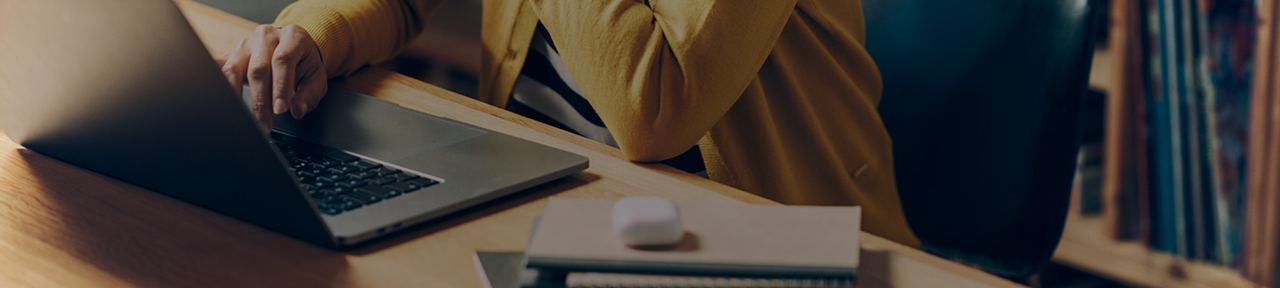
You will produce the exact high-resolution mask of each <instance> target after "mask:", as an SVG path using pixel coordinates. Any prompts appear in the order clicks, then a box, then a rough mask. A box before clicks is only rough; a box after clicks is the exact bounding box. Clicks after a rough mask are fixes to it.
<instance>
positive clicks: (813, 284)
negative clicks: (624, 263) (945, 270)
mask: <svg viewBox="0 0 1280 288" xmlns="http://www.w3.org/2000/svg"><path fill="white" fill-rule="evenodd" d="M523 258H524V253H522V252H485V251H476V252H475V253H474V254H472V260H474V261H475V264H476V272H477V274H479V276H480V282H481V283H482V284H483V285H484V287H485V288H517V287H520V288H550V287H557V288H558V287H568V288H592V287H610V288H628V287H646V288H667V287H671V288H676V287H680V288H721V287H723V288H731V287H738V288H741V287H762V288H763V287H769V288H793V287H794V288H847V287H853V285H854V284H855V283H854V281H853V279H849V278H747V277H705V276H680V275H646V274H623V273H598V272H571V273H567V274H566V275H564V276H563V277H564V278H563V279H559V280H544V281H542V282H539V281H537V278H538V277H537V276H538V271H537V270H536V269H527V268H525V267H524V266H523V265H522V264H523V262H522V260H523Z"/></svg>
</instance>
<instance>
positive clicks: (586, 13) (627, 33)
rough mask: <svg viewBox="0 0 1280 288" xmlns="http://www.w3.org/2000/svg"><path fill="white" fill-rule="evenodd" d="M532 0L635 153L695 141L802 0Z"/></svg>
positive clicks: (646, 157)
mask: <svg viewBox="0 0 1280 288" xmlns="http://www.w3.org/2000/svg"><path fill="white" fill-rule="evenodd" d="M648 2H649V3H648V4H649V5H646V3H645V1H638V0H592V1H557V0H533V1H532V3H533V9H534V10H535V12H536V14H537V16H538V19H539V20H541V21H542V23H543V25H544V26H545V27H546V28H547V31H548V33H550V34H551V38H552V39H554V41H555V43H556V48H557V50H558V51H559V52H560V55H561V56H562V57H563V59H564V62H565V66H566V67H567V68H568V69H569V72H570V73H571V74H572V75H573V78H574V80H575V81H577V82H578V85H579V87H581V88H582V92H583V94H585V95H583V96H584V97H585V98H587V100H588V101H589V102H591V105H592V106H593V107H594V108H595V109H596V111H597V112H599V114H600V117H601V119H602V120H604V123H605V125H606V126H607V127H609V130H610V132H612V133H613V135H614V138H615V139H616V140H617V141H618V144H619V148H621V149H622V151H623V153H624V154H626V156H627V157H628V158H629V159H631V160H633V161H658V160H663V159H667V158H670V157H674V156H676V155H679V154H680V153H681V152H684V151H685V150H687V149H689V147H692V146H693V145H694V144H695V143H696V142H697V141H698V139H700V138H701V137H702V136H703V135H705V134H706V133H707V131H709V130H710V129H711V127H712V126H713V125H714V124H715V123H716V122H717V121H719V119H720V118H721V117H722V116H723V115H724V114H725V113H726V112H727V111H728V110H729V108H730V107H732V106H733V104H734V103H735V102H736V101H737V99H738V97H739V96H741V95H742V93H743V91H745V90H746V89H747V85H748V84H749V83H751V81H752V79H754V78H755V77H756V75H757V73H758V72H759V70H760V67H761V66H762V65H763V64H764V61H765V59H766V58H768V56H769V53H770V51H771V50H772V49H773V46H774V43H775V42H776V41H777V39H778V36H779V35H780V34H781V33H782V29H783V27H784V26H785V24H786V21H787V19H788V17H790V15H791V14H792V13H793V12H794V10H795V5H796V0H789V1H787V0H761V1H748V0H727V1H715V0H697V1H690V0H672V1H659V0H650V1H648Z"/></svg>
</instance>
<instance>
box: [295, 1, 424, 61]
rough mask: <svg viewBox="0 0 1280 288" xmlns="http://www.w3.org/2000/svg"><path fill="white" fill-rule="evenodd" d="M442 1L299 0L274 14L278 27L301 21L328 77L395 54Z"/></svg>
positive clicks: (412, 36)
mask: <svg viewBox="0 0 1280 288" xmlns="http://www.w3.org/2000/svg"><path fill="white" fill-rule="evenodd" d="M441 3H443V1H442V0H299V1H298V2H294V3H293V4H291V5H289V6H288V7H285V9H284V11H281V12H280V15H279V16H277V17H276V21H275V23H273V24H272V25H274V26H276V27H283V26H285V25H289V24H298V26H302V28H303V29H306V30H307V33H309V34H311V38H312V39H314V40H315V41H316V45H317V46H319V48H320V57H321V59H322V61H323V62H324V66H325V71H326V72H328V73H329V77H330V78H333V77H339V76H346V75H349V74H351V73H352V72H355V70H356V69H358V68H360V67H362V66H364V65H368V64H371V63H377V62H382V61H386V60H388V59H391V58H392V57H395V55H396V54H398V53H400V51H401V50H402V49H404V46H405V45H408V44H409V42H410V41H412V40H413V38H415V37H417V36H418V34H419V33H421V32H422V25H423V22H424V21H426V19H427V17H428V16H430V15H431V12H433V11H435V9H436V8H439V7H440V4H441Z"/></svg>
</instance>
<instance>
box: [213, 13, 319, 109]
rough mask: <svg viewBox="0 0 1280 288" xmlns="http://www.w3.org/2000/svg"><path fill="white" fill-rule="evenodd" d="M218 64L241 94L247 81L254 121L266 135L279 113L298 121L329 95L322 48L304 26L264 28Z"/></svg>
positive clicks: (219, 58) (241, 42)
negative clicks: (274, 116) (286, 113)
mask: <svg viewBox="0 0 1280 288" xmlns="http://www.w3.org/2000/svg"><path fill="white" fill-rule="evenodd" d="M215 60H217V62H218V65H221V66H222V74H224V75H226V76H227V81H229V82H231V87H232V88H234V89H236V91H237V92H238V91H240V89H243V88H242V87H244V85H245V84H246V81H247V83H248V85H249V94H250V95H251V96H252V104H251V105H250V107H252V109H253V117H254V119H256V120H257V121H258V124H260V125H262V129H263V131H264V132H270V131H271V117H272V115H273V114H284V113H285V112H292V113H291V114H293V119H301V118H302V116H303V115H306V114H307V112H311V109H315V107H316V104H318V103H320V98H322V97H324V94H325V92H328V90H329V83H328V82H327V81H328V78H329V77H328V75H327V73H326V72H325V70H324V63H322V62H321V61H320V48H319V47H317V46H316V42H315V41H314V40H312V39H311V34H308V33H307V31H306V30H305V29H302V27H301V26H298V25H294V24H290V25H288V26H284V28H276V27H274V26H271V25H268V24H263V25H260V26H258V28H257V29H255V30H254V33H253V36H251V37H249V38H245V39H244V40H240V44H239V45H237V46H236V48H235V49H233V50H231V51H230V52H227V53H226V54H223V55H222V56H219V57H217V58H215Z"/></svg>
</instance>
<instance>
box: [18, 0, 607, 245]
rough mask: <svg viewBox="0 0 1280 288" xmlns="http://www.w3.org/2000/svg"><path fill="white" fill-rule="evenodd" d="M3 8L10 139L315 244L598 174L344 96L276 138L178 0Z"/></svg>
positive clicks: (479, 133) (484, 133)
mask: <svg viewBox="0 0 1280 288" xmlns="http://www.w3.org/2000/svg"><path fill="white" fill-rule="evenodd" d="M2 3H3V4H0V8H3V9H0V23H2V24H0V27H4V28H5V29H3V30H4V31H5V33H4V34H5V35H4V37H5V41H0V51H3V53H0V63H4V65H3V67H0V128H3V130H4V132H5V134H6V135H7V136H8V137H9V138H10V139H12V140H13V141H14V142H16V143H18V144H20V145H22V146H24V147H26V148H27V149H30V150H32V151H35V152H38V153H41V154H44V155H46V156H50V157H53V158H56V159H59V160H62V161H65V162H68V163H71V164H74V165H77V166H80V167H82V168H85V169H89V170H93V171H95V172H98V173H101V174H104V175H106V176H110V177H113V178H116V179H119V180H122V181H125V182H128V183H131V184H134V185H137V186H140V187H142V188H146V189H149V190H152V191H155V192H159V193H163V194H165V195H168V196H171V197H174V198H177V199H179V200H183V201H186V202H189V203H192V204H195V205H198V206H201V207H204V208H206V209H209V210H213V211H216V212H219V213H222V214H225V215H228V216H231V217H234V218H237V219H240V220H242V221H245V222H249V223H252V224H255V225H258V226H261V227H263V228H267V229H269V230H272V231H276V232H279V233H282V234H285V235H288V236H292V237H295V238H297V239H299V240H303V241H306V242H309V243H313V244H316V245H320V246H325V247H331V248H339V247H346V246H351V245H356V244H359V243H362V242H364V241H367V240H370V239H374V238H377V237H380V236H383V235H387V234H389V233H391V232H394V231H396V230H401V229H405V228H407V227H409V226H412V225H414V224H418V223H422V222H425V221H428V220H431V219H434V218H438V217H441V216H443V215H446V214H449V213H452V212H455V211H459V210H462V209H465V208H467V207H471V206H474V205H477V204H480V203H484V202H486V201H490V200H494V199H497V198H499V197H502V196H504V195H507V194H511V193H514V192H516V191H519V190H522V189H525V188H528V187H532V186H534V185H538V184H540V183H543V182H547V181H550V180H553V179H556V178H560V177H563V176H566V175H570V174H573V173H577V172H578V171H582V170H583V169H586V167H587V165H588V163H587V158H586V157H582V156H580V155H576V154H573V153H569V152H565V151H561V150H558V149H555V148H551V147H547V146H544V145H541V144H537V143H533V142H529V141H526V140H523V139H519V138H515V137H511V136H508V135H504V134H502V133H497V132H494V131H489V130H486V129H483V128H479V127H475V126H472V125H469V124H466V123H461V122H457V121H454V120H451V119H446V118H441V117H436V116H432V115H428V114H425V113H421V112H418V111H414V110H411V109H407V108H403V107H400V106H399V105H396V104H394V103H390V102H386V101H382V100H380V99H377V98H373V97H370V96H367V95H361V94H358V93H354V92H351V91H345V90H341V89H336V88H332V89H330V91H329V94H327V95H326V96H325V97H324V99H323V100H322V101H321V102H320V104H319V105H318V106H316V108H315V110H313V111H312V112H310V113H309V114H307V116H306V117H304V118H302V119H301V120H294V119H293V118H292V117H288V116H287V115H281V116H277V117H276V118H275V121H274V127H273V130H274V131H273V132H272V133H271V135H267V134H265V133H263V131H260V129H259V128H258V125H257V123H256V122H255V121H254V120H253V117H252V116H250V115H251V114H250V110H249V108H248V107H246V105H245V103H243V102H242V100H241V96H242V94H241V89H240V87H234V88H233V87H231V86H230V85H229V84H228V83H227V80H226V78H225V77H224V76H223V74H222V72H221V71H220V68H219V67H218V65H217V64H216V63H215V62H214V61H213V58H212V57H211V56H210V55H209V51H208V50H206V49H205V46H204V44H203V43H201V41H200V39H199V38H198V37H197V36H196V33H195V31H193V30H192V28H191V26H190V25H189V23H188V22H187V20H186V19H185V18H184V17H183V15H182V13H181V12H180V11H179V10H178V8H177V6H176V5H175V4H174V2H173V1H171V0H43V1H4V2H2ZM244 36H249V35H244ZM422 96H423V97H432V96H430V95H422Z"/></svg>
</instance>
